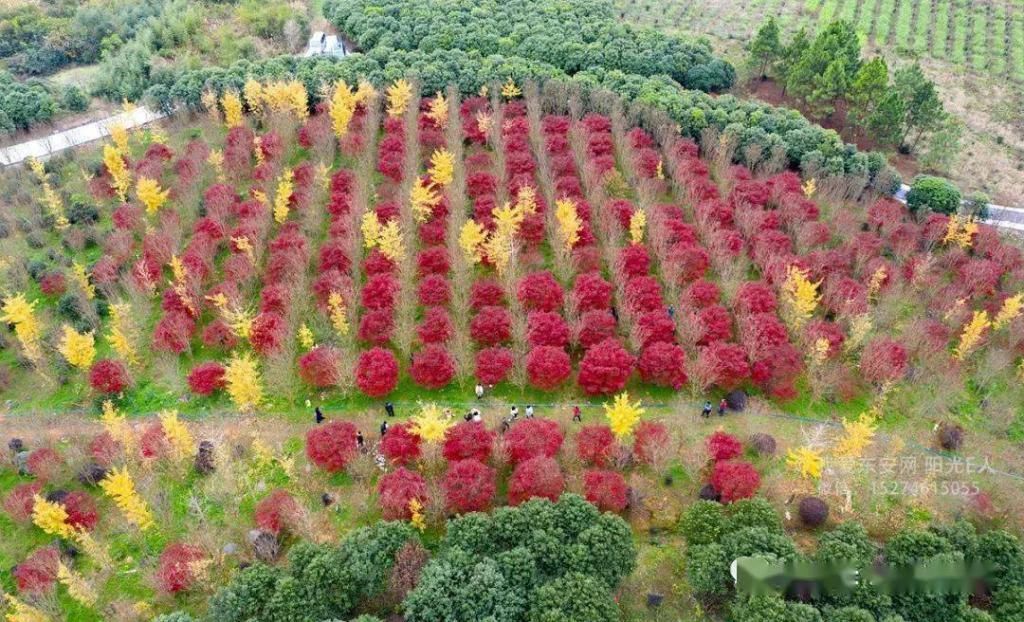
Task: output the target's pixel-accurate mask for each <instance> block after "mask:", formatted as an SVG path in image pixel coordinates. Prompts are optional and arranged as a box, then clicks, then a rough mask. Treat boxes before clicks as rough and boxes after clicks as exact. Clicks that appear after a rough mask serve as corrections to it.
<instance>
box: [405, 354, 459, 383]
mask: <svg viewBox="0 0 1024 622" xmlns="http://www.w3.org/2000/svg"><path fill="white" fill-rule="evenodd" d="M409 373H410V375H411V376H412V379H413V381H414V382H415V383H416V384H418V385H420V386H421V387H424V388H426V389H440V388H442V387H444V386H446V385H447V384H448V383H449V382H451V380H452V378H454V377H455V360H454V359H453V358H452V355H451V354H449V353H448V350H445V349H444V347H443V346H440V345H438V344H428V345H427V346H426V347H424V348H423V349H422V350H420V351H419V352H417V353H416V354H415V355H413V357H412V367H411V368H410V370H409Z"/></svg>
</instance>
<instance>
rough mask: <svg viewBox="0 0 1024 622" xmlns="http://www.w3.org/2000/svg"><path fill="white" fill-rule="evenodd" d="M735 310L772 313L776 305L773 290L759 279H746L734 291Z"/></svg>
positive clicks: (739, 311) (742, 312)
mask: <svg viewBox="0 0 1024 622" xmlns="http://www.w3.org/2000/svg"><path fill="white" fill-rule="evenodd" d="M735 305H736V312H737V313H740V314H747V313H774V312H775V309H776V307H777V306H778V301H777V300H776V299H775V292H773V291H772V288H771V287H769V286H768V285H767V284H765V283H763V282H761V281H748V282H746V283H744V284H743V285H740V288H739V290H737V291H736V299H735Z"/></svg>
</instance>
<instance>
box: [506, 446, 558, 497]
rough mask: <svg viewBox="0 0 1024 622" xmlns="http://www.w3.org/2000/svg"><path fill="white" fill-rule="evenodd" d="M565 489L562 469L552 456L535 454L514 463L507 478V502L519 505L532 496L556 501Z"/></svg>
mask: <svg viewBox="0 0 1024 622" xmlns="http://www.w3.org/2000/svg"><path fill="white" fill-rule="evenodd" d="M564 489H565V478H564V477H563V476H562V469H561V467H559V466H558V461H557V460H555V459H554V458H546V457H544V456H537V457H536V458H531V459H529V460H526V461H525V462H522V463H520V464H518V465H516V468H515V470H514V471H512V475H511V477H509V479H508V503H509V505H519V504H520V503H522V502H523V501H526V500H528V499H530V498H532V497H540V498H543V499H550V500H551V501H557V500H558V497H560V496H561V495H562V491H563V490H564Z"/></svg>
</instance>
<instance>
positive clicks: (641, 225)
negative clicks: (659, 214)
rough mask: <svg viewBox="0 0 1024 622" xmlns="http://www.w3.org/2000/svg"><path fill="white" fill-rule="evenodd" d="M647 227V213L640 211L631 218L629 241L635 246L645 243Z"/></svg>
mask: <svg viewBox="0 0 1024 622" xmlns="http://www.w3.org/2000/svg"><path fill="white" fill-rule="evenodd" d="M646 227H647V212H645V211H644V210H642V209H638V210H636V211H635V212H633V215H632V216H630V217H629V239H630V240H631V241H632V242H633V244H640V243H641V242H643V241H644V229H645V228H646Z"/></svg>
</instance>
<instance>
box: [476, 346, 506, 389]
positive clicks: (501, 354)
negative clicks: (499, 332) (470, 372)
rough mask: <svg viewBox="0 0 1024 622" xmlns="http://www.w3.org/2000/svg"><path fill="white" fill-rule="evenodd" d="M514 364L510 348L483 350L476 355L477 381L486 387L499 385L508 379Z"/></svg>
mask: <svg viewBox="0 0 1024 622" xmlns="http://www.w3.org/2000/svg"><path fill="white" fill-rule="evenodd" d="M512 364H513V361H512V351H511V350H509V349H508V348H502V347H500V346H494V347H490V348H483V349H482V350H480V351H479V352H477V354H476V379H477V380H478V381H479V382H480V383H481V384H485V385H495V384H499V383H501V382H503V381H504V380H505V379H506V378H508V374H509V372H511V371H512Z"/></svg>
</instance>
